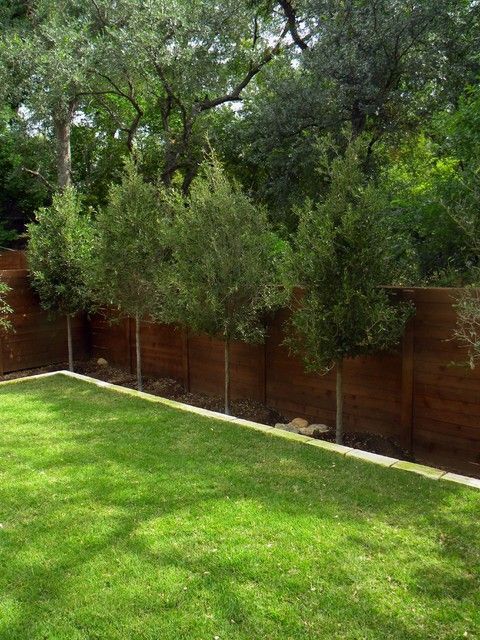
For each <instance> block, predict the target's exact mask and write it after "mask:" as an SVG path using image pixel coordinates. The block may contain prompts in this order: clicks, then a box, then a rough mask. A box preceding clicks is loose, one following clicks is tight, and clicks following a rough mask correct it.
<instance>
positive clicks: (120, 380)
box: [0, 359, 413, 460]
mask: <svg viewBox="0 0 480 640" xmlns="http://www.w3.org/2000/svg"><path fill="white" fill-rule="evenodd" d="M61 369H68V364H67V363H59V364H57V365H52V366H48V367H39V368H37V369H29V370H27V371H15V372H13V373H8V374H6V375H4V376H0V381H1V380H14V379H16V378H23V377H26V376H31V375H36V374H39V373H49V372H51V371H59V370H61ZM75 371H76V372H77V373H82V374H84V375H86V376H90V377H92V378H96V379H97V380H103V381H104V382H111V383H112V384H118V385H120V386H123V387H128V388H130V389H136V388H137V379H136V376H135V375H134V374H132V373H130V372H129V371H127V370H126V369H122V368H119V367H114V366H112V365H99V364H98V363H97V361H96V360H95V359H93V360H88V361H79V362H76V363H75ZM143 387H144V391H145V392H147V393H151V394H153V395H156V396H161V397H163V398H168V399H170V400H176V401H178V402H183V403H185V404H190V405H193V406H196V407H202V408H203V409H209V410H210V411H219V412H223V408H224V403H223V398H222V397H221V396H210V395H207V394H204V393H191V392H188V391H186V390H185V388H184V387H183V385H182V384H181V383H180V382H178V381H177V380H173V379H172V378H154V377H151V376H145V377H144V381H143ZM231 412H232V415H234V416H237V417H238V418H243V419H245V420H252V421H253V422H260V423H261V424H268V425H272V426H273V425H275V424H276V423H278V422H280V423H286V422H288V421H289V420H288V418H286V417H285V416H283V415H282V414H280V413H279V412H278V411H276V410H275V409H272V408H270V407H267V406H265V405H264V404H262V403H260V402H255V401H254V400H232V402H231ZM321 438H322V439H323V440H328V441H329V442H335V433H334V430H332V431H331V432H329V433H325V434H322V435H321ZM343 443H344V444H345V445H346V446H348V447H355V448H356V449H364V450H365V451H371V452H372V453H379V454H381V455H385V456H392V457H394V458H401V459H403V460H413V458H412V456H411V455H410V454H409V453H408V452H407V451H405V450H404V449H402V447H400V446H399V444H398V443H397V442H396V441H395V440H394V439H393V438H389V437H385V436H381V435H378V434H373V433H364V432H348V433H345V435H344V442H343Z"/></svg>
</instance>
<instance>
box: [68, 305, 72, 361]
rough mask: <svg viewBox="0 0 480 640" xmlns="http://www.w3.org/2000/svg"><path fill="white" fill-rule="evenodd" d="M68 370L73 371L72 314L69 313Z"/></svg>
mask: <svg viewBox="0 0 480 640" xmlns="http://www.w3.org/2000/svg"><path fill="white" fill-rule="evenodd" d="M67 343H68V370H69V371H73V345H72V316H71V315H70V314H69V313H67Z"/></svg>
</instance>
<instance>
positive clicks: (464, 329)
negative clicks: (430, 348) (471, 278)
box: [453, 287, 480, 369]
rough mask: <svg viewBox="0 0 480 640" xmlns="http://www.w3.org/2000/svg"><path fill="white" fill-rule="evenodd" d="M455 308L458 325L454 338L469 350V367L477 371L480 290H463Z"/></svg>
mask: <svg viewBox="0 0 480 640" xmlns="http://www.w3.org/2000/svg"><path fill="white" fill-rule="evenodd" d="M454 308H455V310H456V312H457V323H456V325H455V329H454V331H453V337H454V339H455V340H457V342H458V343H459V344H460V346H461V347H462V348H464V349H466V350H467V353H468V361H467V363H468V366H469V367H470V369H475V367H476V365H477V364H478V363H479V362H480V289H479V288H476V287H466V288H465V289H463V290H462V292H461V293H460V294H459V295H458V297H457V300H456V301H455V304H454Z"/></svg>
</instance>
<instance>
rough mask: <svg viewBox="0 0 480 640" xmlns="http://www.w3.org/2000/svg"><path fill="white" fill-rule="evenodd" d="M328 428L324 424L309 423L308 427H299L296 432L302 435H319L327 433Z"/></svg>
mask: <svg viewBox="0 0 480 640" xmlns="http://www.w3.org/2000/svg"><path fill="white" fill-rule="evenodd" d="M328 431H330V429H329V428H328V427H327V425H326V424H311V425H309V426H308V427H304V428H303V429H299V430H298V433H300V434H302V436H309V437H313V436H320V435H321V434H322V433H327V432H328Z"/></svg>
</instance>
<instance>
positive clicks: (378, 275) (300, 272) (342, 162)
mask: <svg viewBox="0 0 480 640" xmlns="http://www.w3.org/2000/svg"><path fill="white" fill-rule="evenodd" d="M363 151H364V144H363V141H362V140H361V139H358V140H357V141H356V142H354V143H351V144H350V145H349V146H348V148H347V150H346V153H345V155H344V156H343V157H337V158H336V159H335V160H334V161H333V163H332V164H331V169H330V186H329V189H328V192H327V194H326V197H325V198H324V200H323V201H321V202H319V203H317V204H313V203H312V202H311V201H309V202H307V203H306V204H305V206H304V207H303V208H302V209H301V210H300V211H299V228H298V232H297V235H296V238H295V243H294V251H293V253H292V256H293V258H294V260H292V268H291V275H292V276H293V280H294V283H295V284H299V285H301V286H302V287H303V290H302V294H301V296H299V297H297V299H296V300H295V301H294V305H293V311H292V316H291V320H290V327H289V334H290V335H289V338H287V344H289V345H290V346H291V347H292V348H293V350H294V351H295V352H296V353H298V354H299V355H300V356H301V357H302V359H303V361H304V364H305V368H306V369H307V370H308V371H312V372H319V373H322V374H324V373H327V372H328V371H330V370H331V369H333V368H334V367H335V368H336V379H337V382H336V407H337V416H336V440H337V442H338V443H341V442H342V439H343V363H344V360H345V358H353V357H356V356H360V355H365V354H371V353H375V352H377V351H380V350H385V349H389V348H391V347H392V346H394V345H395V344H397V343H398V342H399V340H400V338H401V336H402V332H403V328H404V325H405V322H406V320H407V318H408V317H409V315H410V314H411V308H410V306H409V305H407V304H405V303H400V304H397V305H395V304H392V302H391V301H390V299H389V297H388V294H387V292H386V291H385V289H383V288H382V285H385V284H390V283H391V278H392V277H393V273H394V267H393V265H392V262H393V261H392V256H393V255H394V253H393V251H392V238H391V237H390V236H389V233H388V229H387V228H386V225H385V223H384V218H383V217H382V216H381V211H382V206H383V203H382V200H381V196H380V195H379V192H378V191H377V190H376V189H375V186H373V185H372V184H370V183H368V182H367V180H366V178H365V175H364V173H363V171H362V160H364V158H362V152H363Z"/></svg>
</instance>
